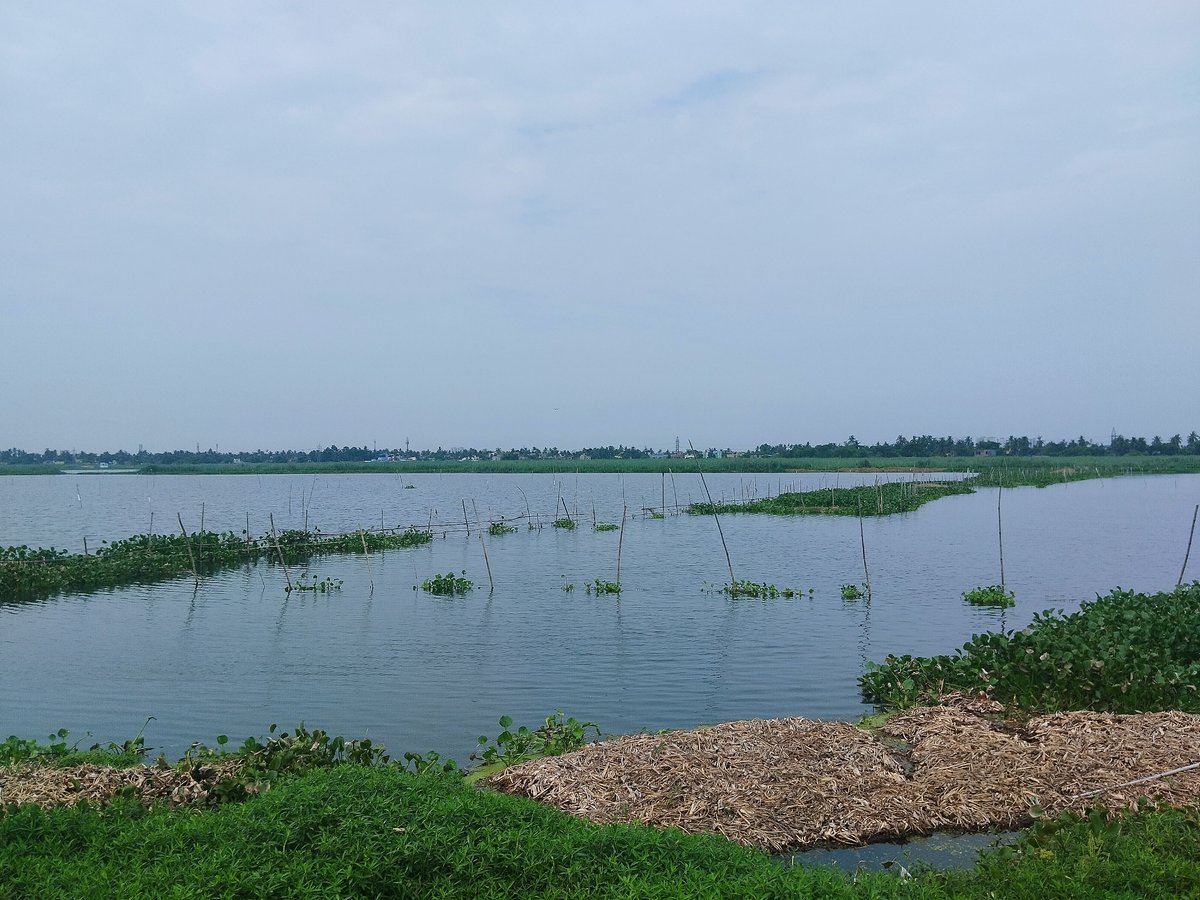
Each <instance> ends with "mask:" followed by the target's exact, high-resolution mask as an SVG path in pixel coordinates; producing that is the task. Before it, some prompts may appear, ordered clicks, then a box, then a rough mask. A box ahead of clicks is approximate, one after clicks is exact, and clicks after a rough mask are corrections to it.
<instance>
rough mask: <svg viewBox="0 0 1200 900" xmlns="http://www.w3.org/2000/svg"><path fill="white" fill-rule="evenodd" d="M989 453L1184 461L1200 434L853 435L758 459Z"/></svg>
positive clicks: (1195, 451)
mask: <svg viewBox="0 0 1200 900" xmlns="http://www.w3.org/2000/svg"><path fill="white" fill-rule="evenodd" d="M980 452H990V453H994V454H996V455H997V456H1129V455H1144V456H1179V455H1185V454H1190V455H1200V434H1197V433H1196V432H1195V431H1193V432H1192V433H1191V434H1189V435H1188V436H1187V439H1186V441H1185V440H1184V438H1183V436H1182V435H1178V434H1176V435H1172V436H1171V437H1170V438H1168V439H1167V440H1165V441H1164V440H1163V439H1162V438H1161V437H1159V436H1158V435H1155V436H1154V437H1153V438H1151V439H1150V440H1149V441H1147V440H1146V439H1145V438H1143V437H1134V438H1127V437H1125V436H1124V435H1120V434H1113V435H1112V438H1111V440H1110V441H1109V443H1107V444H1098V443H1094V442H1092V441H1089V440H1088V439H1087V438H1085V437H1082V436H1081V437H1078V438H1075V439H1074V440H1069V441H1067V440H1063V441H1045V440H1042V437H1041V436H1040V435H1039V436H1038V437H1036V438H1033V439H1031V438H1028V437H1015V436H1011V435H1010V436H1009V438H1008V440H1006V441H992V440H984V439H980V440H972V439H971V438H969V437H965V438H954V437H934V436H933V435H929V434H924V435H920V436H919V437H918V436H915V435H914V436H913V437H908V438H906V437H904V435H900V436H899V437H897V438H896V440H895V441H893V442H892V443H886V442H884V443H876V444H860V443H859V442H858V441H857V440H855V438H854V435H850V437H849V438H848V439H847V440H846V441H844V442H842V443H840V444H807V443H806V444H760V445H759V446H758V447H757V448H756V449H755V451H754V455H756V456H781V457H791V458H797V459H799V458H803V457H818V458H821V457H853V456H875V457H885V458H886V457H897V456H905V457H918V458H919V457H934V456H975V455H977V454H978V453H980Z"/></svg>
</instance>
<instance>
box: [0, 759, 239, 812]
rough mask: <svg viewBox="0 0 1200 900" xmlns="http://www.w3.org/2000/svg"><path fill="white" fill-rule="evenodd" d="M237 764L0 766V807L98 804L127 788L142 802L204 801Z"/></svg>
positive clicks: (234, 773)
mask: <svg viewBox="0 0 1200 900" xmlns="http://www.w3.org/2000/svg"><path fill="white" fill-rule="evenodd" d="M242 766H243V763H242V762H240V761H238V760H229V761H226V762H221V763H214V764H211V765H209V764H206V765H203V766H198V767H194V768H191V769H186V770H177V769H163V768H151V767H148V766H133V767H132V768H128V769H114V768H112V767H111V766H98V765H91V764H88V765H81V766H66V767H63V768H57V767H53V766H32V767H30V766H21V767H14V768H4V767H0V806H5V805H7V804H9V803H17V804H24V803H36V804H37V805H38V806H43V807H50V806H74V805H75V804H77V803H78V802H79V801H81V800H87V802H88V803H90V804H94V805H102V804H105V803H108V802H109V801H110V800H112V799H113V798H114V797H116V796H117V795H118V794H120V793H122V792H126V793H132V795H133V796H134V797H135V798H137V800H138V801H139V802H141V803H143V804H147V805H148V804H150V803H152V802H154V801H165V802H166V803H167V804H168V805H169V806H184V805H187V804H193V803H204V802H206V801H207V800H208V799H209V797H210V795H211V793H212V790H213V788H214V787H215V786H216V785H217V783H218V782H220V781H222V780H223V779H225V778H229V777H232V776H233V775H236V774H237V772H238V770H239V769H241V768H242ZM247 789H248V790H250V789H251V788H250V787H248V788H247Z"/></svg>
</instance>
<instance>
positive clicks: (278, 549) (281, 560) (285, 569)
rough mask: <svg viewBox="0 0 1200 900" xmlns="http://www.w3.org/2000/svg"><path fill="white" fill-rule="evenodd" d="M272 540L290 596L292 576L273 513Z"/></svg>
mask: <svg viewBox="0 0 1200 900" xmlns="http://www.w3.org/2000/svg"><path fill="white" fill-rule="evenodd" d="M181 524H182V523H181ZM271 540H273V541H274V542H275V552H276V553H278V554H279V564H280V565H281V566H283V577H284V578H285V579H287V592H288V593H289V594H290V593H291V592H292V576H291V574H289V573H288V567H287V562H286V561H285V560H284V558H283V548H282V547H280V546H279V538H277V537H276V536H275V513H271Z"/></svg>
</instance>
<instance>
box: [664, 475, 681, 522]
mask: <svg viewBox="0 0 1200 900" xmlns="http://www.w3.org/2000/svg"><path fill="white" fill-rule="evenodd" d="M667 474H668V475H670V476H671V493H672V494H673V495H674V497H675V515H679V491H677V490H675V472H674V470H673V469H671V467H670V466H668V467H667ZM664 496H666V495H665V494H664ZM664 512H665V510H664Z"/></svg>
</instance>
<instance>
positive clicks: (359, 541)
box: [0, 528, 433, 599]
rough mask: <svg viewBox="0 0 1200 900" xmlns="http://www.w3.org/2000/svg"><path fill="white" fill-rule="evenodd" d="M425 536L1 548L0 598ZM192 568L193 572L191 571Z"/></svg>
mask: <svg viewBox="0 0 1200 900" xmlns="http://www.w3.org/2000/svg"><path fill="white" fill-rule="evenodd" d="M432 537H433V536H432V535H431V534H430V532H428V531H421V530H418V529H415V528H409V529H406V530H403V531H382V532H381V531H359V532H352V533H349V534H337V535H325V534H321V533H320V532H319V531H298V530H288V531H282V532H279V533H278V534H277V535H275V536H271V535H269V534H268V535H263V536H262V537H258V538H248V537H247V536H246V535H245V534H244V533H243V534H234V533H233V532H224V533H217V532H213V531H198V532H196V533H195V534H190V535H188V536H187V537H186V538H185V537H184V536H183V535H182V534H178V535H165V534H142V535H135V536H134V537H131V538H126V539H125V540H121V541H114V542H113V543H111V544H109V543H104V544H101V546H99V547H97V548H96V550H95V551H94V552H92V553H68V552H67V551H66V550H58V549H55V548H53V547H51V548H49V549H45V548H42V549H31V548H30V547H26V546H19V547H0V599H25V598H31V597H42V596H48V595H51V594H56V593H59V592H62V591H89V590H97V589H101V588H109V587H117V586H119V585H123V584H148V583H153V582H156V581H165V580H168V579H172V578H178V577H180V576H184V575H191V574H193V572H195V573H196V574H198V575H206V574H211V573H213V572H217V571H220V570H223V569H228V568H231V567H234V566H239V565H243V564H245V563H248V562H257V561H259V560H268V561H271V562H278V561H279V559H280V557H281V556H282V558H283V560H284V561H285V562H287V563H289V564H290V563H302V562H305V561H307V560H309V559H312V558H313V557H315V556H321V555H326V554H334V553H362V552H364V550H365V551H367V552H378V551H381V550H393V549H402V548H407V547H416V546H419V545H421V544H427V543H429V541H430V540H432ZM193 566H194V569H193Z"/></svg>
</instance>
